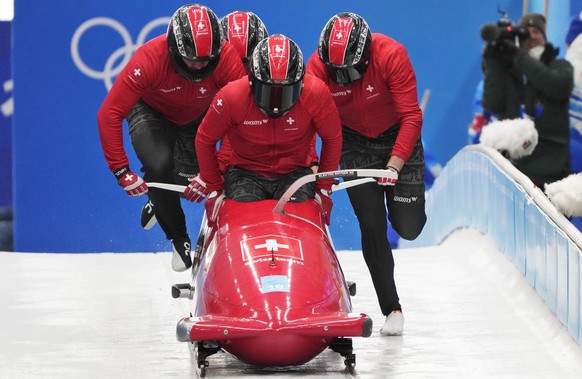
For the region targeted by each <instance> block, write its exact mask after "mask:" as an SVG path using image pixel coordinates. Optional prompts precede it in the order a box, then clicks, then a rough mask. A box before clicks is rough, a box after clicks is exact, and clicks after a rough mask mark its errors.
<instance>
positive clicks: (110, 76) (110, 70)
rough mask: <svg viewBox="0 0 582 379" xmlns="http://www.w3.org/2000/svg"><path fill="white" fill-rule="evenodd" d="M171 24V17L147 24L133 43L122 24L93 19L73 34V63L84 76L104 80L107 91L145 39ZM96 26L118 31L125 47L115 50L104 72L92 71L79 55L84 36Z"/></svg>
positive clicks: (107, 19) (106, 19) (106, 18)
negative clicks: (158, 29)
mask: <svg viewBox="0 0 582 379" xmlns="http://www.w3.org/2000/svg"><path fill="white" fill-rule="evenodd" d="M169 22H170V17H160V18H156V19H154V20H152V21H150V22H149V23H147V24H146V25H145V26H144V27H143V29H142V30H141V31H140V33H139V35H138V36H137V40H136V41H135V43H133V41H132V39H131V35H130V34H129V32H128V31H127V29H126V28H125V26H123V24H121V23H120V22H118V21H116V20H114V19H112V18H108V17H95V18H91V19H89V20H87V21H85V22H84V23H82V24H81V26H79V27H78V28H77V30H75V33H74V34H73V39H72V40H71V56H72V58H73V62H74V63H75V66H77V68H78V69H79V71H81V72H82V73H83V74H85V75H87V76H88V77H90V78H93V79H97V80H103V81H104V83H105V87H106V88H107V91H109V89H110V88H111V86H112V85H113V81H114V78H115V77H117V75H118V74H119V73H120V72H121V70H122V69H123V68H124V67H125V65H126V64H127V63H128V62H129V60H130V58H131V57H132V55H133V53H134V52H135V50H136V49H137V48H138V47H140V46H141V45H143V44H144V42H145V39H146V38H147V36H148V35H149V33H150V32H151V31H152V30H153V29H155V28H157V27H159V26H167V25H168V23H169ZM94 26H106V27H110V28H112V29H113V30H115V31H117V32H118V33H119V35H120V36H121V38H122V39H123V42H124V45H123V46H122V47H120V48H118V49H117V50H115V51H114V52H113V53H112V54H111V55H110V56H109V58H108V59H107V61H106V62H105V65H104V67H103V70H102V71H99V70H95V69H92V68H91V67H89V66H88V65H87V64H86V63H85V62H84V61H83V59H82V58H81V56H80V54H79V42H80V40H81V38H82V37H83V34H84V33H85V32H86V31H87V30H89V29H91V28H92V27H94ZM120 57H123V59H122V60H121V61H120V62H119V63H118V64H117V66H115V67H114V66H113V65H114V64H115V62H117V61H119V59H120Z"/></svg>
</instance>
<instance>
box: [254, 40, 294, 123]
mask: <svg viewBox="0 0 582 379" xmlns="http://www.w3.org/2000/svg"><path fill="white" fill-rule="evenodd" d="M304 74H305V65H304V63H303V54H302V53H301V49H299V46H297V44H296V43H295V42H293V41H292V40H291V39H289V38H287V37H285V36H284V35H282V34H275V35H272V36H270V37H268V38H265V39H263V40H262V41H260V42H259V43H258V44H257V47H256V48H255V50H254V51H253V56H252V59H251V72H250V74H249V77H250V79H251V87H252V88H251V90H252V93H253V98H254V99H255V102H256V103H257V105H258V106H259V108H261V109H262V110H263V111H264V112H265V113H266V114H267V115H268V116H269V117H280V116H282V115H283V114H284V113H285V112H287V111H288V110H289V109H291V107H292V106H293V105H295V103H296V102H297V100H299V95H301V88H302V87H303V75H304Z"/></svg>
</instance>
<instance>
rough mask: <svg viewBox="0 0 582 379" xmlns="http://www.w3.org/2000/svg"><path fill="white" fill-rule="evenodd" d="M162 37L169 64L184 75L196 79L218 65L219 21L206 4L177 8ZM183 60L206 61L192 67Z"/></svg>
mask: <svg viewBox="0 0 582 379" xmlns="http://www.w3.org/2000/svg"><path fill="white" fill-rule="evenodd" d="M166 38H167V41H168V50H169V52H170V60H171V62H172V65H173V66H174V68H175V69H176V71H177V72H178V73H179V74H180V75H182V76H183V77H185V78H186V79H188V80H191V81H194V82H199V81H201V80H202V79H204V78H206V77H207V76H209V75H210V74H211V73H212V71H214V69H215V68H216V66H217V65H218V61H219V59H220V51H221V50H222V34H221V30H220V21H219V20H218V17H216V14H214V12H213V11H212V10H211V9H210V8H208V7H206V6H204V5H198V4H189V5H184V6H183V7H181V8H179V9H178V10H177V11H176V12H174V15H173V16H172V19H171V20H170V24H169V25H168V31H167V33H166ZM186 62H206V65H205V66H204V67H202V68H200V69H193V68H190V67H188V65H187V64H186Z"/></svg>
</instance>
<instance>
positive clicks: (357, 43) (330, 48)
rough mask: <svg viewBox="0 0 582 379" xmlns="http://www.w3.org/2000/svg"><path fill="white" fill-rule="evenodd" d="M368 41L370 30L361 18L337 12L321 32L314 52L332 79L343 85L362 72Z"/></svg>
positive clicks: (356, 77)
mask: <svg viewBox="0 0 582 379" xmlns="http://www.w3.org/2000/svg"><path fill="white" fill-rule="evenodd" d="M371 43H372V32H371V31H370V28H369V27H368V24H367V23H366V21H365V20H364V19H363V18H362V17H360V16H358V15H357V14H355V13H339V14H337V15H335V16H333V17H332V18H331V19H330V20H329V21H328V22H327V24H325V27H324V28H323V30H322V31H321V35H320V37H319V45H318V49H317V52H318V55H319V59H321V61H322V62H323V64H324V65H325V66H326V68H327V70H328V72H329V74H330V76H331V78H332V80H333V81H335V82H336V83H337V84H339V85H342V86H347V85H349V84H351V83H353V82H355V81H356V80H359V79H360V78H361V77H362V76H363V75H364V73H365V72H366V69H367V68H368V64H369V63H370V44H371Z"/></svg>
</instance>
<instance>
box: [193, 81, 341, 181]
mask: <svg viewBox="0 0 582 379" xmlns="http://www.w3.org/2000/svg"><path fill="white" fill-rule="evenodd" d="M316 134H317V135H319V137H320V138H321V154H320V161H319V172H325V171H334V170H337V167H338V164H339V158H340V154H341V147H342V135H341V122H340V118H339V114H338V111H337V109H336V107H335V104H334V102H333V99H332V98H331V94H330V92H329V89H328V88H327V87H326V86H325V84H324V83H322V82H321V80H319V79H317V78H315V77H313V76H311V75H305V77H304V87H303V90H302V92H301V95H300V96H299V100H298V101H297V103H296V104H295V105H294V106H293V107H292V108H291V109H290V110H289V111H288V112H287V113H285V114H284V115H283V116H281V117H278V118H270V117H268V116H266V115H265V114H264V113H263V112H262V111H261V110H260V108H259V107H258V106H257V105H256V103H255V101H254V99H253V97H252V94H251V87H250V84H249V80H248V79H247V78H243V79H239V80H236V81H234V82H231V83H229V84H228V85H226V86H225V87H224V88H222V89H221V90H220V91H219V92H218V94H217V95H216V97H215V98H214V100H213V102H212V105H211V106H210V108H209V109H208V113H207V114H206V116H205V117H204V119H203V120H202V123H201V124H200V127H199V128H198V133H197V135H196V154H197V156H198V163H199V165H200V176H201V177H202V178H203V180H204V181H205V182H206V184H207V188H208V190H209V191H214V190H218V189H222V188H223V184H224V182H223V178H222V175H221V173H220V170H219V164H218V160H217V158H216V144H217V142H218V141H220V140H221V139H222V138H223V137H228V140H229V142H230V145H231V149H232V151H231V154H230V165H232V166H237V167H240V168H243V169H245V170H249V171H253V172H256V173H258V174H260V175H263V176H265V177H268V178H278V177H281V176H283V175H286V174H288V173H290V172H292V171H295V170H297V169H300V168H302V167H309V157H310V154H311V150H312V148H313V140H314V137H315V135H316ZM221 149H222V148H221ZM331 184H332V182H331V181H321V182H318V187H321V188H327V187H331Z"/></svg>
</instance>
